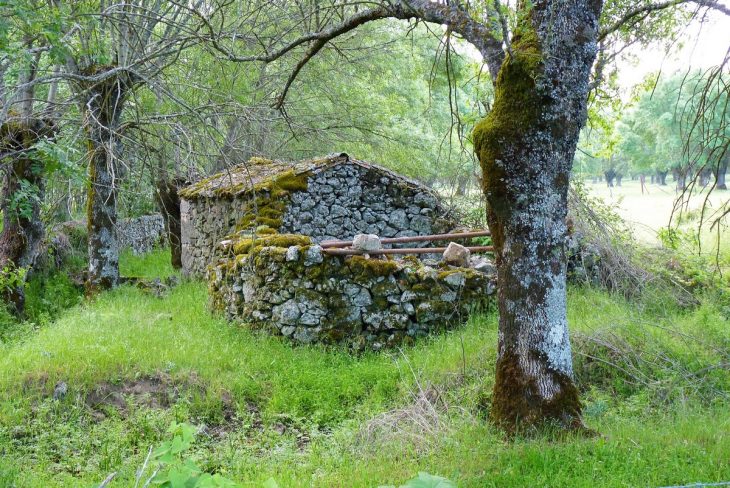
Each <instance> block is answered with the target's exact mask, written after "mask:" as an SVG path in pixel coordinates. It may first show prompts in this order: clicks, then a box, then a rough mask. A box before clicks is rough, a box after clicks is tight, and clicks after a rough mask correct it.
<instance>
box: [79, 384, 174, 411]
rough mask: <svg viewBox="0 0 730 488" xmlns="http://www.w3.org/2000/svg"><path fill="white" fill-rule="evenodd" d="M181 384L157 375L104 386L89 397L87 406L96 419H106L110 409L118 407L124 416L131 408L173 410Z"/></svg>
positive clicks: (95, 389) (97, 388)
mask: <svg viewBox="0 0 730 488" xmlns="http://www.w3.org/2000/svg"><path fill="white" fill-rule="evenodd" d="M180 393H181V392H180V385H176V384H174V383H173V382H172V381H171V380H170V379H169V378H167V377H165V376H162V375H156V376H149V377H142V378H138V379H135V380H127V381H123V382H121V383H106V382H105V383H101V384H100V385H97V387H96V388H94V389H93V390H92V391H91V392H90V393H89V394H88V395H86V398H85V403H86V405H87V406H88V407H89V408H91V409H92V410H93V411H94V413H95V414H97V415H95V417H96V416H100V417H101V418H104V417H106V413H105V412H108V409H109V407H114V408H115V409H116V410H117V411H119V413H121V414H122V415H124V414H126V413H127V412H128V410H129V407H130V406H132V405H135V406H144V407H148V408H169V407H170V406H172V405H174V404H175V402H176V401H177V399H178V398H179V397H180Z"/></svg>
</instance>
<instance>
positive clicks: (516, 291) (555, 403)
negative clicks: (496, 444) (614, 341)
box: [474, 0, 601, 431]
mask: <svg viewBox="0 0 730 488" xmlns="http://www.w3.org/2000/svg"><path fill="white" fill-rule="evenodd" d="M551 5H552V6H554V4H553V3H552V2H545V1H543V2H540V1H538V2H535V3H534V6H533V8H532V10H531V11H530V14H529V16H527V17H526V18H525V19H523V20H522V21H521V22H520V24H519V25H518V28H517V30H516V34H515V36H514V38H513V40H512V43H511V51H512V54H511V55H510V56H508V57H507V59H506V60H505V62H504V64H503V65H502V67H501V69H500V72H499V77H498V79H497V83H496V88H495V101H494V108H493V110H492V111H491V112H490V113H489V115H488V116H487V117H486V119H484V120H483V121H482V122H480V123H479V124H478V125H477V127H476V128H475V131H474V140H475V148H476V151H477V155H478V157H479V160H480V162H481V164H482V172H483V174H484V191H485V194H486V197H487V201H488V203H489V209H488V220H489V228H490V230H491V231H492V240H493V242H494V246H495V258H496V263H497V270H498V271H497V283H498V290H499V291H498V304H499V312H500V314H499V315H500V318H499V348H498V357H497V373H496V378H495V385H494V394H493V399H492V407H491V412H490V415H491V417H492V419H493V420H494V421H495V422H496V423H497V424H499V425H502V426H503V427H505V428H506V429H507V430H509V431H512V430H514V429H515V428H518V427H519V426H529V425H535V424H541V423H543V422H545V421H546V420H552V421H557V422H559V423H561V424H562V425H564V426H565V427H568V428H582V426H583V424H582V421H581V405H580V401H579V397H578V390H577V388H576V386H575V384H574V382H573V367H572V355H571V348H570V340H569V336H568V321H567V313H566V310H567V303H566V255H565V249H564V244H565V239H566V232H567V229H566V222H565V218H566V214H567V192H568V185H569V175H570V170H571V166H572V161H573V156H574V154H575V148H576V145H577V142H578V135H579V132H580V129H581V127H582V125H583V124H584V122H585V119H586V104H587V94H588V79H589V73H590V68H591V65H592V63H593V61H594V59H595V55H596V51H597V45H596V32H597V28H598V16H599V14H600V10H601V2H600V1H599V2H589V1H582V0H567V1H565V2H561V4H560V8H557V9H555V8H551Z"/></svg>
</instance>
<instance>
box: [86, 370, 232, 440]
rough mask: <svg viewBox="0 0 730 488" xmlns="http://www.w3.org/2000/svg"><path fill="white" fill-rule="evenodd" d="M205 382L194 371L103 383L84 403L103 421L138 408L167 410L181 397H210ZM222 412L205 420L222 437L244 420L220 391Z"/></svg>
mask: <svg viewBox="0 0 730 488" xmlns="http://www.w3.org/2000/svg"><path fill="white" fill-rule="evenodd" d="M207 394H208V393H207V390H206V388H205V386H204V385H203V384H202V382H201V381H200V380H199V379H198V378H197V377H196V376H195V375H194V374H193V375H190V376H188V377H186V378H183V379H173V378H172V377H171V376H169V375H167V374H164V373H157V374H155V375H151V376H142V377H139V378H135V379H127V380H124V381H121V382H119V383H111V382H104V383H101V384H99V385H97V386H96V387H95V388H94V389H93V390H91V392H89V393H88V394H87V395H86V396H85V398H84V402H85V403H86V405H87V407H88V408H89V409H90V411H91V415H92V417H93V418H94V419H95V420H97V421H102V420H104V419H105V418H107V417H108V416H110V415H120V416H121V417H122V418H124V417H126V416H127V415H129V413H130V411H131V410H132V409H134V408H136V407H145V408H154V409H168V408H171V407H172V406H174V405H175V404H176V403H177V402H178V401H179V400H181V399H183V398H187V397H190V396H200V397H204V396H207ZM220 405H221V409H222V410H221V414H220V415H216V416H215V419H214V420H211V419H205V420H204V421H203V422H204V423H206V424H208V426H209V427H208V428H207V429H206V430H209V431H210V432H211V433H212V435H213V436H214V437H222V436H223V435H225V434H226V433H227V432H230V431H232V430H234V429H236V428H237V427H238V426H239V424H240V423H241V422H240V420H239V419H238V416H237V414H236V403H235V401H234V399H233V397H232V396H231V394H230V393H229V392H227V391H223V392H222V393H221V394H220Z"/></svg>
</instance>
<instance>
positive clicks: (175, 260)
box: [155, 178, 186, 269]
mask: <svg viewBox="0 0 730 488" xmlns="http://www.w3.org/2000/svg"><path fill="white" fill-rule="evenodd" d="M185 184H186V182H185V181H184V180H183V179H179V178H176V179H173V180H169V179H165V178H159V179H158V180H157V181H155V187H156V190H157V192H156V193H155V201H156V202H157V206H158V208H159V209H160V213H162V217H163V219H164V220H165V231H166V232H167V241H168V242H169V243H170V260H171V263H172V267H173V268H175V269H180V268H182V240H181V228H180V196H179V195H178V194H177V192H178V190H179V189H180V188H182V187H183V186H185Z"/></svg>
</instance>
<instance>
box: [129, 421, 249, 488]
mask: <svg viewBox="0 0 730 488" xmlns="http://www.w3.org/2000/svg"><path fill="white" fill-rule="evenodd" d="M196 431H197V428H196V427H195V426H193V425H190V424H186V423H180V424H178V423H176V422H173V423H172V425H171V426H170V428H169V429H168V431H167V433H168V434H169V435H170V436H171V437H172V439H171V440H169V441H166V442H163V443H162V444H161V445H160V446H159V447H157V449H155V450H154V451H153V452H152V460H153V461H154V462H156V463H157V466H158V468H157V470H156V473H157V474H156V475H154V476H153V477H152V482H153V483H154V484H156V485H159V486H160V487H161V488H235V487H236V486H239V485H238V484H237V483H234V482H233V481H231V480H229V479H227V478H225V477H223V476H221V475H219V474H212V475H211V474H209V473H205V472H203V470H202V469H201V468H199V467H198V466H197V465H196V464H195V463H194V462H193V461H192V460H191V459H189V458H186V456H185V454H186V452H187V451H188V450H189V449H190V447H191V446H192V445H193V441H194V440H195V433H196ZM142 475H144V471H140V475H139V476H140V477H141V476H142Z"/></svg>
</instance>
